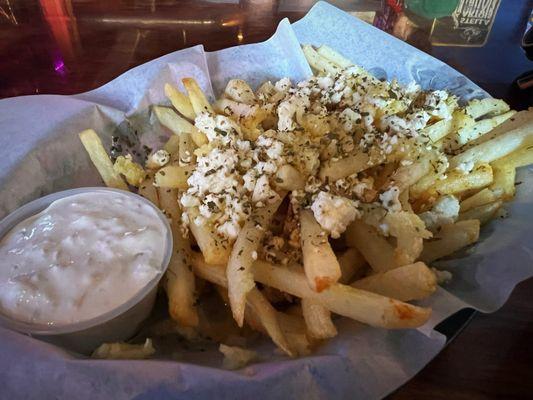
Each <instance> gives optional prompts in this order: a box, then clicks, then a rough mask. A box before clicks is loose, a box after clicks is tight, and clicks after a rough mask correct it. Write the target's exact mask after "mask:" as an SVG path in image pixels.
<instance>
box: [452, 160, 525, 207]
mask: <svg viewBox="0 0 533 400" xmlns="http://www.w3.org/2000/svg"><path fill="white" fill-rule="evenodd" d="M493 171H494V169H493ZM494 182H496V171H494ZM513 187H514V179H513ZM497 198H498V197H497V196H496V194H495V193H494V191H493V190H492V189H489V188H485V189H483V190H480V191H479V192H477V193H476V194H474V195H473V196H470V197H468V198H466V199H464V200H463V201H461V211H460V212H462V213H464V212H466V211H468V210H471V209H472V208H476V207H479V206H483V205H485V204H488V203H492V202H493V201H496V200H497Z"/></svg>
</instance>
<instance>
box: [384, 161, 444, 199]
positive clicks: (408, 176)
mask: <svg viewBox="0 0 533 400" xmlns="http://www.w3.org/2000/svg"><path fill="white" fill-rule="evenodd" d="M433 159H434V157H433V155H432V154H431V153H425V154H422V155H421V156H420V158H419V159H418V160H417V162H416V163H413V164H411V165H402V166H401V167H400V168H398V169H397V170H396V172H395V173H394V174H392V176H391V178H390V180H389V183H388V184H385V187H389V186H397V187H398V189H400V192H403V191H404V190H405V189H408V188H409V186H411V185H413V184H414V183H416V182H417V181H419V180H420V179H421V178H422V177H423V176H424V175H426V174H427V173H428V172H430V170H431V169H432V165H431V163H432V161H433Z"/></svg>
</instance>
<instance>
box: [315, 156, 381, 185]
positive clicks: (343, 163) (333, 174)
mask: <svg viewBox="0 0 533 400" xmlns="http://www.w3.org/2000/svg"><path fill="white" fill-rule="evenodd" d="M382 161H384V158H381V159H379V160H376V161H371V160H370V156H369V155H368V154H367V153H363V152H359V153H357V154H355V155H352V156H348V157H344V158H341V159H340V160H336V161H333V160H328V161H326V162H323V163H322V167H321V169H320V173H319V176H320V179H321V180H322V181H326V180H329V181H330V182H334V181H336V180H339V179H341V178H346V177H347V176H349V175H353V174H356V173H358V172H361V171H364V170H365V169H367V168H370V167H373V166H375V165H379V164H381V162H382Z"/></svg>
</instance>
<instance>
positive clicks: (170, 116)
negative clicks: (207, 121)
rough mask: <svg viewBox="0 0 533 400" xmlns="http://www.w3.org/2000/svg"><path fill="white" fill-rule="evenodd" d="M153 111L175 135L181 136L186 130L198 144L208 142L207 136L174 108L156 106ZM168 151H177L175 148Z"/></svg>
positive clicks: (162, 123)
mask: <svg viewBox="0 0 533 400" xmlns="http://www.w3.org/2000/svg"><path fill="white" fill-rule="evenodd" d="M153 111H154V113H155V115H156V117H157V119H158V120H159V122H160V123H161V125H163V126H164V127H166V128H168V129H169V130H170V131H171V132H172V133H173V134H174V135H178V137H179V136H180V135H181V134H182V133H184V132H186V133H188V134H189V135H191V139H192V140H193V141H194V143H195V144H196V146H198V147H200V146H202V145H204V144H207V142H208V140H207V137H206V136H205V135H204V134H203V133H202V132H200V131H199V130H198V129H197V128H196V127H195V126H194V125H193V124H191V123H190V122H189V121H187V120H186V119H185V118H183V117H181V116H179V115H178V114H176V112H175V111H174V110H172V109H170V108H168V107H161V106H154V107H153ZM167 151H168V152H169V153H173V152H175V150H174V151H170V150H167Z"/></svg>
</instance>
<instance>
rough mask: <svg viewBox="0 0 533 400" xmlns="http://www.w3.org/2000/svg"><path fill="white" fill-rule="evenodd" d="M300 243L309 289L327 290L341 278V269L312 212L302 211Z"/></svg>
mask: <svg viewBox="0 0 533 400" xmlns="http://www.w3.org/2000/svg"><path fill="white" fill-rule="evenodd" d="M300 243H301V246H302V253H303V261H304V270H305V275H306V276H307V280H308V282H309V287H311V288H312V289H313V290H315V291H317V292H321V291H322V290H324V289H327V288H328V287H329V286H330V285H331V284H333V283H335V282H337V281H338V280H339V278H340V277H341V269H340V266H339V262H338V261H337V257H336V256H335V253H334V252H333V250H332V249H331V246H330V244H329V241H328V235H327V234H326V232H324V231H323V230H322V228H321V227H320V225H319V224H318V222H317V221H316V220H315V217H314V216H313V213H312V212H311V211H310V210H301V211H300Z"/></svg>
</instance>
